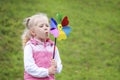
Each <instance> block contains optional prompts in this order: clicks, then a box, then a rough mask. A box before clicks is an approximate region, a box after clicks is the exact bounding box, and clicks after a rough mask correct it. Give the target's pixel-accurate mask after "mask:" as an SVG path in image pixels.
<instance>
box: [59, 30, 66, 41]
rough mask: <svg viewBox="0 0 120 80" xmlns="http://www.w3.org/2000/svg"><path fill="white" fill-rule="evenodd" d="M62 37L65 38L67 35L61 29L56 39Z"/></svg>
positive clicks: (61, 38)
mask: <svg viewBox="0 0 120 80" xmlns="http://www.w3.org/2000/svg"><path fill="white" fill-rule="evenodd" d="M64 39H67V36H66V34H65V33H64V32H63V31H62V30H60V31H59V36H58V40H64Z"/></svg>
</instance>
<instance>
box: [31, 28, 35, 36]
mask: <svg viewBox="0 0 120 80" xmlns="http://www.w3.org/2000/svg"><path fill="white" fill-rule="evenodd" d="M30 33H31V35H32V36H33V37H34V36H35V35H36V34H35V31H34V29H31V30H30Z"/></svg>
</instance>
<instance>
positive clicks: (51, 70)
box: [48, 66, 57, 75]
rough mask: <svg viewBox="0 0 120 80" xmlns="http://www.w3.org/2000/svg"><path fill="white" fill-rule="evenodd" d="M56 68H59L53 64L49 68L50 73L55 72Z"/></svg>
mask: <svg viewBox="0 0 120 80" xmlns="http://www.w3.org/2000/svg"><path fill="white" fill-rule="evenodd" d="M56 70H57V68H56V67H55V66H51V67H50V68H48V73H49V75H51V74H55V73H56Z"/></svg>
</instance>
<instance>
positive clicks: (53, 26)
mask: <svg viewBox="0 0 120 80" xmlns="http://www.w3.org/2000/svg"><path fill="white" fill-rule="evenodd" d="M50 26H51V28H57V22H56V21H55V20H54V19H53V18H51V19H50Z"/></svg>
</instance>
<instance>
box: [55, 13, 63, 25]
mask: <svg viewBox="0 0 120 80" xmlns="http://www.w3.org/2000/svg"><path fill="white" fill-rule="evenodd" d="M56 18H57V22H58V24H60V23H61V21H62V14H60V13H57V14H56Z"/></svg>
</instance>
